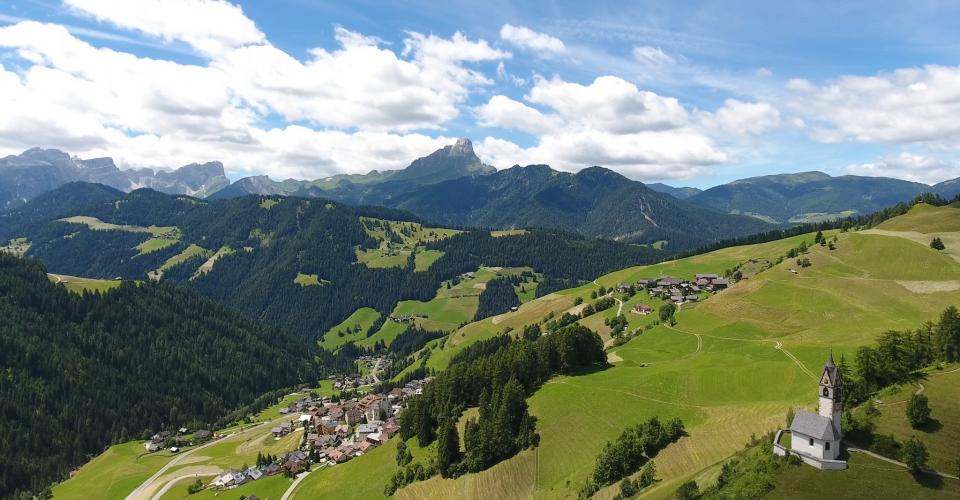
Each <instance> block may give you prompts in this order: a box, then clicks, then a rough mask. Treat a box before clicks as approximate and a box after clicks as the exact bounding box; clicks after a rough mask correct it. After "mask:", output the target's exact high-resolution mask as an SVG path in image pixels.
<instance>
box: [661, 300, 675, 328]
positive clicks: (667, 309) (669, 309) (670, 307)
mask: <svg viewBox="0 0 960 500" xmlns="http://www.w3.org/2000/svg"><path fill="white" fill-rule="evenodd" d="M675 312H677V306H676V305H674V304H673V302H667V303H666V304H664V305H663V307H661V308H660V322H661V323H667V322H669V321H670V320H671V319H672V318H673V313H675Z"/></svg>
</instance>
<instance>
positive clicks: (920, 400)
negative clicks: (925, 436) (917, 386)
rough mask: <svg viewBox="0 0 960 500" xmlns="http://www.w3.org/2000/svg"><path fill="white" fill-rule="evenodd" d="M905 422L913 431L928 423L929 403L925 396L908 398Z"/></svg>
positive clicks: (918, 395)
mask: <svg viewBox="0 0 960 500" xmlns="http://www.w3.org/2000/svg"><path fill="white" fill-rule="evenodd" d="M907 420H908V421H909V422H910V425H911V426H913V428H914V429H919V428H921V427H923V426H924V425H927V422H929V421H930V401H929V399H928V398H927V396H926V395H925V394H914V395H912V396H910V401H909V402H908V403H907Z"/></svg>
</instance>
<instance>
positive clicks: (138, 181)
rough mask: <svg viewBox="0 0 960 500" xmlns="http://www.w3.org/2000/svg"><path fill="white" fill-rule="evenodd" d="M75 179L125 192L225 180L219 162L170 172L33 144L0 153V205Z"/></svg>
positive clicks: (179, 190) (213, 185)
mask: <svg viewBox="0 0 960 500" xmlns="http://www.w3.org/2000/svg"><path fill="white" fill-rule="evenodd" d="M75 181H84V182H96V183H100V184H104V185H107V186H110V187H113V188H116V189H119V190H121V191H128V192H129V191H133V190H134V189H139V188H145V187H146V188H151V189H154V190H157V191H161V192H164V193H169V194H188V195H191V196H198V197H203V196H207V195H209V194H211V193H213V192H215V191H217V190H219V189H221V188H223V187H226V186H227V185H229V184H230V180H229V179H227V176H226V175H225V174H224V172H223V164H222V163H220V162H218V161H215V162H209V163H203V164H199V163H192V164H190V165H185V166H183V167H180V168H178V169H176V170H173V171H166V170H153V169H149V168H143V169H136V170H121V169H120V168H118V167H117V165H116V164H115V163H114V162H113V159H112V158H93V159H89V160H82V159H80V158H77V157H74V156H70V155H69V154H67V153H64V152H63V151H59V150H56V149H40V148H32V149H28V150H26V151H24V152H23V153H22V154H19V155H10V156H7V157H4V158H0V208H3V209H10V208H15V207H17V206H20V205H22V204H24V203H26V202H27V201H29V200H31V199H33V198H35V197H37V196H39V195H41V194H43V193H45V192H48V191H51V190H53V189H56V188H58V187H60V186H62V185H64V184H67V183H69V182H75Z"/></svg>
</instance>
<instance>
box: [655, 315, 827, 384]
mask: <svg viewBox="0 0 960 500" xmlns="http://www.w3.org/2000/svg"><path fill="white" fill-rule="evenodd" d="M664 326H666V327H667V328H668V329H670V330H674V331H677V332H680V333H685V334H687V335H694V336H696V337H697V350H696V351H694V352H700V349H701V348H702V345H703V339H702V338H701V337H707V338H711V339H720V340H733V341H739V342H773V344H774V346H773V348H774V349H776V350H778V351H780V352H782V353H783V354H784V355H785V356H786V357H788V358H790V360H791V361H793V362H794V364H796V365H797V366H798V367H800V370H801V371H802V372H803V373H805V374H807V375H808V376H809V377H810V378H813V379H817V378H819V377H818V376H817V375H816V374H815V373H813V372H812V371H810V369H809V368H807V366H806V365H804V364H803V362H802V361H800V358H798V357H796V356H794V355H793V353H792V352H790V351H788V350H786V349H784V347H783V342H780V341H779V340H771V339H738V338H735V337H720V336H717V335H704V334H702V333H693V332H688V331H684V330H681V329H679V328H675V327H672V326H669V325H664Z"/></svg>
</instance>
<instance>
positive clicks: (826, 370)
mask: <svg viewBox="0 0 960 500" xmlns="http://www.w3.org/2000/svg"><path fill="white" fill-rule="evenodd" d="M819 391H820V394H819V396H820V416H823V417H827V418H829V419H831V420H833V423H834V425H835V426H836V427H837V429H839V428H840V413H841V412H842V404H843V380H842V379H841V376H840V370H838V369H837V365H836V364H834V362H833V353H832V352H831V353H830V359H828V360H827V364H825V365H824V366H823V374H822V375H821V376H820V387H819Z"/></svg>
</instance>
